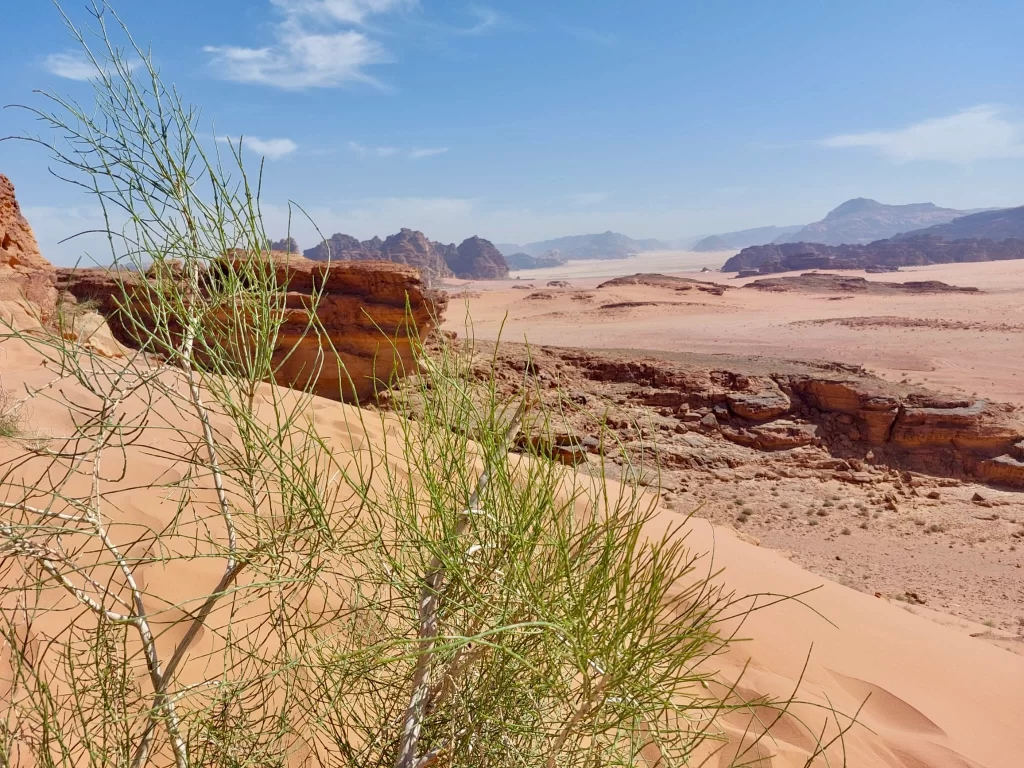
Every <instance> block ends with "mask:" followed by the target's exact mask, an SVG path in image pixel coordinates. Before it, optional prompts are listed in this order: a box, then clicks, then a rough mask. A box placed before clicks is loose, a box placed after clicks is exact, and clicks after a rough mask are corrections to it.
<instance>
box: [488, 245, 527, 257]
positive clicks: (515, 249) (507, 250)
mask: <svg viewBox="0 0 1024 768" xmlns="http://www.w3.org/2000/svg"><path fill="white" fill-rule="evenodd" d="M494 247H495V248H497V249H498V250H499V251H501V255H502V256H511V255H512V254H513V253H522V252H523V246H521V245H516V244H515V243H495V244H494Z"/></svg>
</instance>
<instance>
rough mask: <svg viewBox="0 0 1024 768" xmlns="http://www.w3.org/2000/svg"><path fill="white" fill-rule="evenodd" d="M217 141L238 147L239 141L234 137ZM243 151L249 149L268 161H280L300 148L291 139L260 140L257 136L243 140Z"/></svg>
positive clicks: (221, 137) (221, 138)
mask: <svg viewBox="0 0 1024 768" xmlns="http://www.w3.org/2000/svg"><path fill="white" fill-rule="evenodd" d="M217 141H222V142H224V143H225V144H233V145H235V146H236V147H237V146H238V142H239V139H238V138H235V137H232V136H220V137H218V139H217ZM241 142H242V149H248V150H252V151H253V152H255V153H256V154H257V155H263V156H264V157H266V158H267V159H268V160H280V159H281V158H282V157H284V156H285V155H290V154H291V153H292V152H294V151H295V150H297V149H298V148H299V145H298V144H296V143H295V142H294V141H292V140H291V139H260V138H257V137H256V136H243V137H242V138H241Z"/></svg>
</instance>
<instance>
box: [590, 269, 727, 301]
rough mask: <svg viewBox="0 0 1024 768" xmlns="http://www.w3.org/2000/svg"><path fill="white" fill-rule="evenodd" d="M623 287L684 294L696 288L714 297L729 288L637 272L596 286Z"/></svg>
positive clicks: (698, 281) (686, 278)
mask: <svg viewBox="0 0 1024 768" xmlns="http://www.w3.org/2000/svg"><path fill="white" fill-rule="evenodd" d="M623 285H649V286H651V287H652V288H668V289H669V290H672V291H678V292H685V291H690V290H693V289H694V288H696V289H697V290H698V291H700V292H702V293H710V294H712V295H714V296H721V295H722V294H723V293H725V292H726V291H727V290H729V286H727V285H719V284H718V283H708V282H705V281H703V280H692V279H690V278H688V277H674V276H673V275H660V274H658V273H656V272H647V273H644V272H639V273H637V274H635V275H624V276H622V277H615V278H612V279H611V280H606V281H605V282H603V283H601V284H600V285H598V286H597V288H598V290H600V289H602V288H615V287H618V286H623Z"/></svg>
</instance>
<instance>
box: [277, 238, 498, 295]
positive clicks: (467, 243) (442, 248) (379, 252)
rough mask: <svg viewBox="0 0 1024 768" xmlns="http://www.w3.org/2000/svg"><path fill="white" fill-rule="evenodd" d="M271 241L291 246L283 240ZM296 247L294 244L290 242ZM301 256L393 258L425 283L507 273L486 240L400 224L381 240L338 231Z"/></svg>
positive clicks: (367, 259) (333, 258)
mask: <svg viewBox="0 0 1024 768" xmlns="http://www.w3.org/2000/svg"><path fill="white" fill-rule="evenodd" d="M275 245H282V246H293V245H294V241H291V243H288V242H287V239H286V240H282V241H277V242H276V243H275ZM294 248H295V250H297V248H298V247H297V246H294ZM302 255H303V256H305V257H306V258H307V259H312V260H313V261H327V260H328V259H332V260H344V261H394V262H397V263H399V264H408V265H409V266H412V267H417V268H419V270H420V273H421V274H422V275H423V279H424V280H425V281H426V282H427V284H428V285H429V284H431V283H434V282H436V281H437V280H440V279H443V278H446V277H458V278H462V279H466V280H478V279H500V278H504V277H508V264H507V263H506V262H505V257H504V256H502V255H501V252H500V251H498V249H497V248H495V247H494V245H493V244H492V243H491V242H490V241H489V240H484V239H483V238H481V237H476V236H474V237H470V238H467V239H466V240H463V241H462V244H461V245H458V246H456V245H455V244H450V245H446V244H445V243H437V242H434V241H432V240H429V239H427V237H426V235H424V234H423V233H422V232H417V231H415V230H412V229H407V228H403V229H402V230H401V231H400V232H397V233H396V234H394V235H391V236H390V237H387V238H385V239H384V240H381V239H380V238H379V237H373V238H371V239H369V240H362V241H360V240H357V239H356V238H354V237H352V236H351V235H344V234H342V233H340V232H338V233H336V234H334V235H332V236H331V237H330V239H328V240H324V241H323V242H321V243H319V244H318V245H315V246H313V247H312V248H308V249H307V250H305V251H303V253H302Z"/></svg>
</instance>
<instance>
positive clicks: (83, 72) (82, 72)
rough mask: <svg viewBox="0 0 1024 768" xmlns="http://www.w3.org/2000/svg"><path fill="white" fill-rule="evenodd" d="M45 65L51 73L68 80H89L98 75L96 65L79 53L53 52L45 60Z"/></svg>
mask: <svg viewBox="0 0 1024 768" xmlns="http://www.w3.org/2000/svg"><path fill="white" fill-rule="evenodd" d="M43 67H44V68H45V69H46V71H47V72H49V73H50V74H52V75H57V77H65V78H67V79H68V80H88V79H89V78H91V77H95V76H96V67H94V66H93V65H92V62H91V61H89V60H88V59H87V58H85V56H83V55H82V54H79V53H51V54H50V55H49V56H47V57H46V59H44V60H43Z"/></svg>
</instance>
